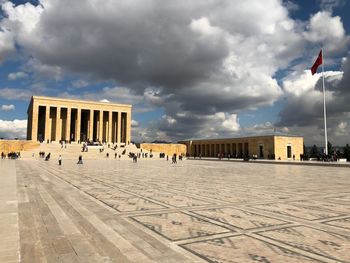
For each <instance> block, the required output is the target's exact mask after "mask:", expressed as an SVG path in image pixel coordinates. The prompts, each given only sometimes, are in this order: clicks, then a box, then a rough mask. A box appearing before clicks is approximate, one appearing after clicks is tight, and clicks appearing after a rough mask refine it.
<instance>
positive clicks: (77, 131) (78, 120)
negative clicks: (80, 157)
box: [74, 108, 81, 142]
mask: <svg viewBox="0 0 350 263" xmlns="http://www.w3.org/2000/svg"><path fill="white" fill-rule="evenodd" d="M80 125H81V109H79V108H78V109H77V118H76V122H75V136H74V138H75V141H76V142H78V141H81V140H80V139H81V138H80V131H81V127H80Z"/></svg>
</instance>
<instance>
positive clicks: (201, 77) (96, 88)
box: [0, 0, 350, 145]
mask: <svg viewBox="0 0 350 263" xmlns="http://www.w3.org/2000/svg"><path fill="white" fill-rule="evenodd" d="M0 5H1V14H0V15H1V17H0V19H1V20H0V27H1V30H0V63H1V65H0V137H8V138H14V137H20V138H21V137H24V136H25V130H26V118H27V116H26V110H27V106H28V102H29V99H30V97H31V96H32V95H45V96H58V97H65V98H80V99H89V100H108V101H111V102H118V103H131V104H133V116H132V119H133V129H132V135H133V139H134V140H135V141H151V140H155V139H158V140H168V141H177V140H180V139H186V138H206V137H211V138H213V137H216V138H217V137H233V136H242V135H251V134H268V133H272V132H273V131H278V132H283V133H290V134H296V135H303V136H304V137H305V141H306V144H307V145H311V144H314V143H317V144H320V145H321V144H322V143H323V134H324V130H323V108H322V107H323V106H322V82H321V73H320V72H321V70H320V69H319V71H318V72H319V73H317V74H315V75H314V76H312V75H311V73H310V70H309V69H310V67H311V66H312V64H313V62H314V60H315V59H316V57H317V55H318V52H319V50H320V48H321V46H322V45H323V47H324V51H325V76H326V89H327V95H326V96H327V113H328V119H327V121H328V133H329V140H330V141H331V142H332V143H333V144H334V145H343V144H344V143H350V136H349V135H350V53H349V46H350V35H349V34H350V32H349V30H350V19H349V15H348V14H349V13H350V1H347V0H309V1H302V0H298V1H297V0H289V1H287V0H286V1H282V0H264V1H261V0H245V1H232V0H206V1H203V0H192V1H187V0H177V1H164V0H39V1H37V0H36V1H34V0H33V1H24V0H18V1H6V0H0Z"/></svg>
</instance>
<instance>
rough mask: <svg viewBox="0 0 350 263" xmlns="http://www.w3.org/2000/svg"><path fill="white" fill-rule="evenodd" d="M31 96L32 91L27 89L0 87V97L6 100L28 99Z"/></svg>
mask: <svg viewBox="0 0 350 263" xmlns="http://www.w3.org/2000/svg"><path fill="white" fill-rule="evenodd" d="M31 96H33V91H31V90H28V89H15V88H11V89H10V88H3V89H0V98H3V99H7V100H25V101H29V99H30V98H31Z"/></svg>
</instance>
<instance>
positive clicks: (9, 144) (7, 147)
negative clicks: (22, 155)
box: [0, 140, 39, 154]
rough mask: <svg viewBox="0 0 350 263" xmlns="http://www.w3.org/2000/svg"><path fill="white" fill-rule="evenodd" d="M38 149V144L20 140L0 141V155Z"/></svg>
mask: <svg viewBox="0 0 350 263" xmlns="http://www.w3.org/2000/svg"><path fill="white" fill-rule="evenodd" d="M36 147H39V143H38V142H33V141H21V140H0V153H1V152H4V153H6V154H7V153H9V152H21V151H28V150H31V149H35V148H36Z"/></svg>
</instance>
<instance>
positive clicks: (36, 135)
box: [31, 102, 39, 141]
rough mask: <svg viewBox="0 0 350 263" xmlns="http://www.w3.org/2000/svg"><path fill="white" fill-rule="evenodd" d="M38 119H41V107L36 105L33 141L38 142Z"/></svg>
mask: <svg viewBox="0 0 350 263" xmlns="http://www.w3.org/2000/svg"><path fill="white" fill-rule="evenodd" d="M38 119H39V105H36V104H34V102H33V109H32V136H31V139H32V141H37V140H38Z"/></svg>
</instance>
